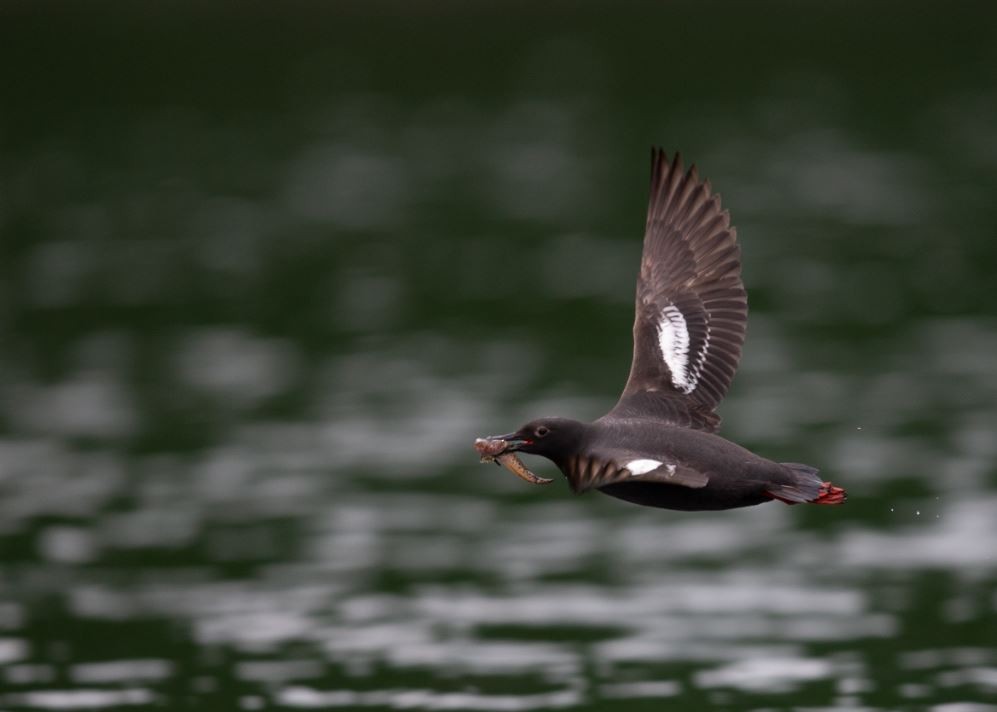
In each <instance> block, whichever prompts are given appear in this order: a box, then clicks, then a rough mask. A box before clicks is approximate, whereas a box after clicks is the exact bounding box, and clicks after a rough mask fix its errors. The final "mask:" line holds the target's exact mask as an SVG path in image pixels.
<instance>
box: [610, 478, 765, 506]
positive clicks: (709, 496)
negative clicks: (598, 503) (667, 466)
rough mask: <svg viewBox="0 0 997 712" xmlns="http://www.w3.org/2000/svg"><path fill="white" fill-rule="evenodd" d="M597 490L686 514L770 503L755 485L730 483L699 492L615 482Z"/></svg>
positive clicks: (645, 483)
mask: <svg viewBox="0 0 997 712" xmlns="http://www.w3.org/2000/svg"><path fill="white" fill-rule="evenodd" d="M599 489H600V491H602V492H604V493H605V494H608V495H609V496H610V497H616V498H617V499H622V500H624V501H626V502H632V503H634V504H641V505H644V506H645V507H659V508H661V509H678V510H682V511H688V512H694V511H705V510H718V509H735V508H737V507H750V506H752V505H755V504H761V503H762V502H769V501H771V500H772V498H771V497H770V496H769V495H768V494H766V493H765V491H764V489H763V488H762V487H760V486H759V485H758V483H755V482H743V483H736V484H734V483H729V484H728V486H725V487H718V486H715V485H714V483H712V482H711V483H710V484H707V485H706V487H701V488H699V489H690V488H689V487H681V486H678V485H669V484H661V483H657V482H618V483H616V484H611V485H606V486H604V487H600V488H599Z"/></svg>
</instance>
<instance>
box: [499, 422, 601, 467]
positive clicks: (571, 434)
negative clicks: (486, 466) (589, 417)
mask: <svg viewBox="0 0 997 712" xmlns="http://www.w3.org/2000/svg"><path fill="white" fill-rule="evenodd" d="M584 432H585V424H584V423H581V422H579V421H577V420H571V419H569V418H537V419H536V420H531V421H530V422H529V423H527V424H526V425H524V426H523V427H521V428H520V429H519V430H517V431H515V432H513V433H509V434H508V435H492V436H490V437H487V438H484V442H486V443H493V444H494V445H493V448H494V451H493V452H491V453H490V454H492V455H500V454H502V453H505V452H527V453H530V454H531V455H542V456H544V457H546V458H548V459H550V460H553V461H554V462H557V461H558V458H559V456H560V455H564V454H566V453H567V452H569V451H570V450H572V449H573V448H574V446H575V445H576V444H577V443H578V441H579V440H581V438H582V435H583V434H584ZM500 442H501V443H505V445H504V446H502V445H499V443H500Z"/></svg>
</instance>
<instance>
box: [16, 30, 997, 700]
mask: <svg viewBox="0 0 997 712" xmlns="http://www.w3.org/2000/svg"><path fill="white" fill-rule="evenodd" d="M738 31H739V32H740V31H741V28H738ZM219 41H221V40H219ZM587 48H588V45H587V44H586V42H583V41H581V40H575V39H572V38H561V39H556V40H551V41H548V40H546V39H537V41H536V43H535V46H534V47H533V48H532V49H531V50H530V51H528V52H526V53H525V54H524V57H525V59H522V60H521V61H522V63H523V64H520V65H515V66H518V67H520V70H522V71H523V72H524V73H525V75H526V76H527V77H528V78H529V80H525V79H524V80H523V81H524V87H521V88H519V89H516V90H514V91H511V92H510V93H509V96H503V97H501V98H500V100H496V99H495V97H494V96H492V95H491V94H489V96H487V97H484V96H475V95H473V93H471V94H467V93H466V92H457V93H451V94H446V93H444V94H443V95H437V93H438V92H437V93H434V95H433V96H431V97H429V96H426V97H419V98H416V97H409V98H404V97H402V96H401V95H399V96H395V95H392V94H390V93H388V92H383V93H382V92H374V91H372V90H369V89H368V90H365V91H348V90H336V91H335V92H333V93H330V91H331V90H329V89H328V87H327V86H326V84H325V82H326V81H327V77H326V76H323V78H322V82H320V83H318V84H317V85H316V86H313V87H311V86H310V87H305V88H304V89H302V91H305V93H308V92H312V93H311V94H310V95H309V96H311V100H310V101H309V102H305V104H306V105H305V106H301V107H293V108H291V107H282V108H273V107H271V108H270V109H269V110H268V111H269V112H271V113H267V114H265V115H255V114H252V113H251V112H246V113H239V114H238V115H237V116H230V115H228V114H227V113H226V112H224V111H219V112H218V113H217V115H215V114H214V113H212V112H211V111H210V110H208V109H200V108H172V107H168V106H159V105H156V106H153V107H145V108H134V109H133V110H130V111H127V110H122V111H121V112H120V113H117V114H115V115H114V117H111V116H110V115H109V114H108V113H107V112H106V110H105V109H104V108H101V109H99V110H98V111H97V113H98V115H99V116H100V117H102V123H103V121H104V120H105V119H106V121H109V122H111V123H112V124H113V126H112V130H113V131H114V132H115V133H116V134H118V135H117V136H116V140H115V141H114V142H113V144H114V146H116V147H117V148H115V150H107V149H109V148H110V147H104V149H105V150H95V146H96V144H94V143H93V141H96V140H98V139H94V138H93V137H92V136H91V133H93V131H94V130H96V129H95V127H93V126H89V125H84V124H85V119H80V121H81V122H83V123H81V124H80V125H79V126H75V125H70V126H66V127H65V128H63V129H60V131H63V132H64V134H65V135H60V136H59V139H58V141H54V140H49V137H48V136H47V135H45V136H40V137H39V136H35V135H33V134H30V133H29V135H28V136H27V138H28V139H32V136H33V137H34V138H33V140H26V141H25V142H24V146H23V147H18V148H17V150H14V151H11V155H10V157H9V159H7V162H6V163H5V166H4V167H3V168H0V171H2V174H0V177H2V178H3V179H4V183H5V186H7V188H6V189H5V191H4V198H3V199H2V203H0V228H2V229H3V230H4V234H5V235H8V234H9V235H11V236H13V238H14V239H12V240H11V242H10V243H9V244H11V245H13V247H8V246H7V245H8V243H7V242H6V241H5V243H4V246H3V250H4V256H5V265H11V267H10V269H9V270H8V271H6V272H4V274H3V276H2V282H0V287H2V291H3V292H4V295H5V301H4V307H3V313H2V315H0V316H2V317H3V327H2V330H3V334H4V339H3V344H2V346H0V349H2V351H0V364H2V365H3V369H2V370H0V394H2V396H3V397H2V398H0V425H2V427H3V430H2V436H0V552H2V558H3V569H2V572H0V683H2V684H0V705H3V706H4V707H6V708H24V709H70V708H83V709H107V708H141V707H154V706H167V707H173V706H180V705H182V704H184V703H187V702H189V703H191V704H203V705H209V706H210V705H215V706H217V707H218V708H232V707H234V706H236V705H238V706H239V707H240V708H241V709H246V710H254V709H267V708H271V707H275V706H276V707H285V708H346V709H356V708H411V709H425V710H436V709H440V710H444V709H460V710H496V711H501V710H531V709H554V708H558V709H561V708H578V707H588V708H602V709H618V705H621V704H628V703H639V702H640V701H647V700H651V701H652V704H654V703H656V702H655V701H661V702H662V703H664V704H667V703H668V702H673V703H674V704H676V705H681V706H682V707H683V708H688V709H694V708H701V707H703V706H711V705H712V706H720V707H724V708H731V709H734V708H738V709H741V708H743V709H756V708H760V707H765V708H769V707H772V708H774V707H784V706H794V707H803V706H806V707H808V708H815V709H816V708H820V709H861V708H866V709H896V708H898V707H903V708H909V707H910V706H911V705H919V706H921V707H923V708H925V709H933V710H939V711H945V712H954V711H955V710H963V711H964V710H970V709H974V710H976V709H993V708H987V707H986V706H985V705H982V704H975V702H977V701H980V700H986V699H988V698H989V696H992V695H993V694H994V692H995V690H997V673H995V671H997V656H995V650H994V647H993V640H994V639H995V636H997V632H995V631H994V628H993V621H994V612H995V609H997V599H995V597H994V593H993V591H994V589H995V585H997V549H995V548H994V546H993V545H992V543H993V542H994V541H997V496H995V491H994V484H995V480H994V477H993V474H994V468H993V462H994V457H995V455H997V445H995V440H994V438H993V437H992V431H993V423H995V422H997V405H995V404H997V359H994V358H993V354H994V353H997V323H995V322H994V321H993V319H992V315H991V314H990V312H989V311H988V309H989V307H988V305H987V304H985V302H986V299H987V298H988V297H990V296H992V295H991V294H990V292H989V291H987V290H988V287H987V286H986V285H988V284H989V283H990V282H992V280H991V279H990V275H989V272H988V271H987V270H988V269H989V268H988V267H987V265H988V263H987V261H986V260H985V259H983V258H984V257H986V256H987V255H988V254H989V253H988V252H987V250H988V249H991V247H990V245H991V244H992V240H991V234H990V233H991V231H992V230H991V226H992V224H993V219H992V218H993V216H992V215H991V213H992V212H993V211H992V200H991V193H992V191H991V190H990V186H992V180H993V179H992V169H993V167H994V165H995V164H994V161H993V155H995V154H994V152H993V150H991V149H992V148H993V146H994V145H997V144H995V134H994V131H993V127H992V126H991V125H990V124H989V123H987V122H986V121H984V120H982V119H981V118H980V117H981V116H983V115H984V113H985V112H983V111H981V110H979V107H984V108H986V107H989V106H992V104H993V102H994V96H993V92H992V89H991V88H990V87H983V88H978V89H975V90H966V89H959V90H958V91H957V92H956V93H955V94H953V93H952V92H950V91H949V90H948V89H947V88H946V87H945V86H941V85H939V86H932V87H929V88H927V89H926V90H925V91H924V92H923V94H922V95H921V96H920V98H919V101H921V102H922V104H923V106H922V109H923V118H922V119H921V120H920V121H914V122H913V123H912V124H910V125H904V127H903V128H904V130H905V131H907V132H908V133H910V134H911V137H908V138H907V139H903V138H902V136H901V138H893V139H891V140H889V141H887V140H883V139H877V138H876V137H875V136H876V135H877V131H878V130H885V129H884V126H883V124H882V122H883V121H885V119H877V118H876V117H875V116H872V117H870V116H865V115H864V114H865V112H857V111H856V110H855V108H854V107H855V106H856V105H858V104H861V102H862V97H861V96H860V95H859V94H860V92H859V90H858V89H855V88H854V87H853V86H852V85H851V84H849V82H848V81H847V80H846V79H838V78H837V77H836V76H834V72H831V73H830V74H829V73H828V71H829V70H828V69H824V70H821V69H819V68H815V69H814V70H813V75H812V76H810V75H807V76H804V77H803V78H802V79H801V78H800V77H796V78H795V79H794V78H793V77H783V78H782V79H781V80H780V81H777V82H774V83H773V85H772V87H774V88H772V87H770V88H767V89H765V90H764V91H763V90H758V91H757V92H755V93H752V91H753V90H746V92H747V93H745V94H741V95H732V96H731V97H730V98H729V99H713V100H711V101H719V102H720V103H719V104H718V105H714V104H711V103H710V102H707V101H705V100H695V101H693V100H691V99H686V100H683V101H672V100H671V99H672V97H671V96H670V95H669V102H668V106H667V107H665V108H658V109H654V110H650V111H647V112H645V111H644V109H641V108H639V107H638V103H637V102H638V99H642V97H643V96H644V90H643V89H641V95H640V97H638V96H637V95H633V96H630V97H629V99H628V100H627V101H619V100H618V97H616V94H615V92H616V90H615V89H614V88H613V87H614V86H615V85H614V82H612V81H609V79H610V78H612V77H614V76H616V72H617V71H618V70H617V69H614V65H613V60H611V59H610V58H608V57H607V56H605V55H603V54H600V53H599V52H595V51H593V52H587ZM566 58H568V59H566ZM569 59H570V61H569ZM247 61H249V60H247ZM316 61H318V60H316ZM320 63H321V62H320ZM375 64H376V63H375ZM499 64H501V63H499ZM576 66H584V67H587V68H588V69H587V70H586V77H587V78H588V77H594V79H593V80H592V81H591V82H590V81H588V80H587V79H586V81H585V82H583V83H582V84H581V85H577V84H576V85H575V86H577V87H579V88H578V89H577V91H574V90H572V92H569V93H568V94H564V93H558V92H553V91H546V90H543V91H540V90H538V89H537V88H536V86H537V85H535V84H533V83H531V82H536V81H539V79H537V77H543V76H555V75H556V76H560V74H563V73H564V72H569V73H570V72H571V71H572V70H571V68H572V67H576ZM524 67H525V69H524ZM416 69H417V68H416ZM372 71H373V70H372ZM517 71H518V70H517ZM420 73H423V72H421V71H420ZM804 80H805V81H804ZM488 86H491V85H488ZM530 87H532V88H530ZM306 90H307V91H306ZM213 91H214V90H213ZM489 91H490V90H489ZM953 91H954V90H953ZM665 94H668V92H665ZM605 106H612V107H613V112H612V113H613V115H612V116H607V113H608V112H607V110H605V109H602V108H600V107H605ZM640 106H643V104H641V105H640ZM631 107H638V108H631ZM711 107H712V108H711ZM966 107H969V108H970V109H972V111H970V110H967V109H966ZM645 113H646V115H645ZM859 113H862V115H861V116H860V115H859ZM644 122H651V123H652V124H653V127H651V128H648V127H647V126H644ZM866 122H871V123H866ZM274 126H279V127H280V132H279V133H280V135H279V136H276V137H275V136H274ZM638 126H644V128H639V129H638V128H635V127H638ZM704 126H705V127H706V128H703V127H704ZM3 128H4V124H3V119H0V129H3ZM888 128H889V134H890V135H891V136H894V135H895V134H894V130H895V126H894V125H893V123H890V124H889V126H888ZM103 130H107V129H103ZM645 132H646V133H648V134H651V133H653V134H654V136H657V137H658V140H662V141H665V142H667V143H669V144H671V143H682V144H683V145H685V143H686V142H688V143H689V144H690V146H689V149H690V150H692V151H694V152H695V157H696V158H697V159H698V161H699V162H700V164H701V165H703V166H704V167H705V170H706V171H707V172H709V173H710V174H711V175H715V176H716V183H717V185H718V187H719V188H721V189H722V191H723V193H724V196H725V201H726V204H727V205H728V206H729V207H730V208H731V210H732V212H733V214H734V216H735V222H736V224H737V225H738V226H739V227H740V228H741V236H742V240H743V241H744V245H745V249H744V256H745V262H746V278H747V281H748V284H749V287H750V288H751V293H752V299H753V309H754V312H753V315H752V321H751V326H750V332H749V340H748V344H747V348H746V351H745V357H744V361H743V365H742V368H741V371H740V374H739V377H738V380H737V382H736V384H735V387H734V390H733V392H732V394H731V396H730V398H729V400H728V401H727V402H726V403H725V404H724V406H723V415H724V418H725V428H726V432H727V433H729V434H731V435H732V436H733V437H734V438H735V439H737V440H740V441H743V442H745V443H747V444H750V445H752V446H753V447H754V448H755V449H758V450H759V451H762V452H765V453H768V454H771V455H772V456H773V457H778V456H780V454H785V455H786V457H789V454H790V453H792V457H794V458H796V459H800V460H802V461H806V462H815V463H820V464H822V466H823V468H824V471H825V472H827V473H832V474H833V477H832V479H835V481H839V480H840V481H841V482H842V483H843V484H846V485H847V486H848V489H849V491H850V493H851V494H852V500H851V501H850V502H849V505H848V507H847V508H841V511H834V512H832V513H829V512H827V511H816V510H815V509H814V508H811V509H806V510H804V509H802V508H788V507H784V506H782V505H778V504H770V505H766V506H763V507H760V508H756V509H751V510H747V511H736V512H726V513H722V514H710V513H700V514H696V515H692V516H690V515H683V514H680V513H671V512H657V511H645V510H641V509H637V508H634V507H630V506H627V505H624V504H622V503H619V502H613V501H609V500H608V499H600V498H598V497H596V496H590V497H584V498H573V497H569V496H568V495H567V493H566V492H565V491H564V489H563V488H559V486H557V485H555V486H552V487H551V488H548V489H547V490H543V491H539V490H537V491H534V490H527V489H524V488H523V486H522V484H521V483H520V482H518V481H516V480H515V479H514V478H512V477H509V476H507V475H506V474H505V473H503V472H501V471H500V470H498V469H495V468H486V467H481V466H478V465H477V464H476V463H475V462H474V455H473V453H472V452H471V449H470V447H469V443H470V442H471V440H472V439H473V437H474V436H475V435H478V434H481V433H482V432H485V431H498V430H501V429H505V428H508V427H509V426H511V425H513V424H515V423H518V422H520V421H521V420H523V419H524V418H526V417H529V416H532V415H537V414H542V413H564V414H576V415H579V416H580V417H591V416H595V415H598V414H599V413H600V412H602V410H604V409H605V407H606V406H608V405H609V404H610V403H611V402H612V400H613V398H615V396H616V391H617V389H618V388H619V386H620V385H621V384H622V381H623V378H624V375H625V371H626V367H627V364H628V361H629V338H630V336H629V320H630V318H631V314H630V308H631V307H630V303H631V300H632V283H633V277H634V273H635V271H636V259H637V254H638V252H639V239H638V237H637V233H638V232H639V228H640V226H641V222H640V215H639V212H638V213H634V212H633V210H639V208H640V201H639V200H637V199H636V198H634V197H633V196H634V195H636V194H637V193H639V191H640V189H641V188H642V185H643V183H642V180H643V178H642V176H641V175H640V174H639V173H635V170H636V169H635V167H634V166H635V165H636V166H638V167H639V166H640V160H642V159H641V158H640V156H641V155H642V154H638V153H637V151H636V148H634V151H633V155H631V152H630V150H629V149H627V150H623V149H622V148H620V149H619V150H617V149H616V148H614V149H612V150H610V149H608V148H598V147H599V146H607V145H610V144H609V143H607V139H606V136H607V135H612V136H626V135H629V134H634V133H639V134H641V135H643V133H645ZM98 133H99V132H98ZM2 135H3V132H2V131H0V136H2ZM649 140H650V139H648V140H645V139H640V141H639V143H640V150H641V151H643V150H644V144H645V143H647V142H649ZM613 145H615V144H613ZM926 145H930V146H932V147H936V148H933V149H932V150H927V151H926V150H924V146H926ZM205 152H207V154H208V155H207V157H206V156H205ZM617 154H618V155H617ZM634 156H637V158H634ZM5 158H6V157H5ZM953 163H957V164H959V165H960V166H968V168H966V169H964V170H965V171H969V172H974V171H975V172H979V173H980V174H982V176H983V179H982V180H980V179H978V178H979V176H977V175H976V174H975V173H974V174H973V175H972V176H970V175H969V174H968V173H966V172H961V173H959V174H958V176H956V177H955V178H951V175H952V173H953V171H957V170H963V169H957V168H955V167H954V166H953ZM635 176H636V177H635ZM988 181H989V182H988Z"/></svg>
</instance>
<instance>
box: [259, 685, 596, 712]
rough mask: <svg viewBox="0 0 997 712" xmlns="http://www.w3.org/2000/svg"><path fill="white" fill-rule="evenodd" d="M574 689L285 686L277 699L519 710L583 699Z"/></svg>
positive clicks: (311, 704) (313, 704)
mask: <svg viewBox="0 0 997 712" xmlns="http://www.w3.org/2000/svg"><path fill="white" fill-rule="evenodd" d="M583 699H584V698H583V697H582V695H581V694H580V693H578V692H576V691H574V690H563V691H560V692H547V693H540V694H532V695H530V694H526V695H486V694H478V693H471V692H436V691H434V690H418V689H404V690H373V691H370V692H358V691H356V690H316V689H313V688H310V687H301V686H295V687H288V688H285V689H282V690H280V691H279V692H278V694H277V697H276V702H277V703H278V704H281V705H286V706H287V707H301V708H319V707H321V708H331V707H352V708H356V707H389V708H392V709H420V710H483V711H487V712H507V711H508V712H518V711H519V710H544V709H563V708H566V707H575V706H577V705H579V704H581V703H582V701H583Z"/></svg>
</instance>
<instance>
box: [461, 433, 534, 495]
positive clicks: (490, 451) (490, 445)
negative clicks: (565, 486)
mask: <svg viewBox="0 0 997 712" xmlns="http://www.w3.org/2000/svg"><path fill="white" fill-rule="evenodd" d="M508 447H509V443H508V442H506V441H505V440H499V439H496V438H478V439H477V440H475V441H474V449H475V450H476V451H477V453H478V455H480V456H481V461H482V462H494V463H495V464H497V465H501V466H502V467H504V468H505V469H507V470H509V472H511V473H512V474H514V475H516V477H518V478H520V479H521V480H525V481H526V482H529V483H530V484H532V485H549V484H550V483H551V482H553V481H554V480H550V479H547V478H546V477H540V476H538V475H535V474H533V473H532V472H530V470H529V468H528V467H527V466H526V465H525V464H524V463H523V461H522V460H520V459H519V457H517V456H516V453H514V452H506V449H507V448H508Z"/></svg>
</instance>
